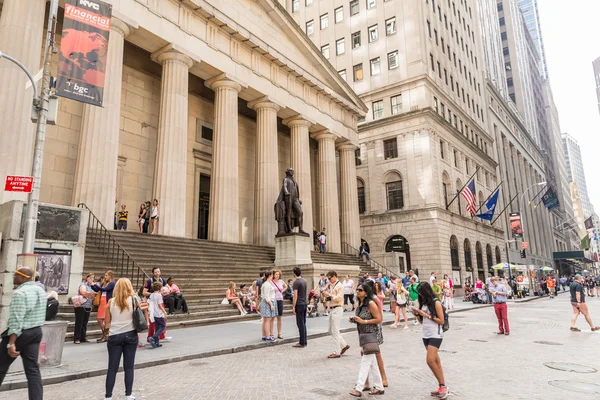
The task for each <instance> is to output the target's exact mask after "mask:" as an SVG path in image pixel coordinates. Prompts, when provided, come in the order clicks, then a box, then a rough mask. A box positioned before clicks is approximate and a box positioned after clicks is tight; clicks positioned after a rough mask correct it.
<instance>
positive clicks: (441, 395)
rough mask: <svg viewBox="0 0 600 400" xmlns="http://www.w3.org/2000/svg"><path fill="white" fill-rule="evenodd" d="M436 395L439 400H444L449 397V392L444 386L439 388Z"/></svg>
mask: <svg viewBox="0 0 600 400" xmlns="http://www.w3.org/2000/svg"><path fill="white" fill-rule="evenodd" d="M438 393H439V394H438V397H439V398H440V399H446V398H448V396H449V395H450V390H448V388H447V387H446V386H442V387H440V390H439V391H438Z"/></svg>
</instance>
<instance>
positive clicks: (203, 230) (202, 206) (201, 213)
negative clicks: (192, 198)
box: [198, 175, 210, 239]
mask: <svg viewBox="0 0 600 400" xmlns="http://www.w3.org/2000/svg"><path fill="white" fill-rule="evenodd" d="M198 197H199V201H198V239H208V205H209V202H210V176H207V175H200V195H199V196H198Z"/></svg>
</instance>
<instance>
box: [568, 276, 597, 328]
mask: <svg viewBox="0 0 600 400" xmlns="http://www.w3.org/2000/svg"><path fill="white" fill-rule="evenodd" d="M582 283H583V279H582V277H581V275H580V274H577V275H575V280H574V281H573V283H571V286H570V288H569V289H570V290H571V306H573V316H572V317H571V330H572V331H575V332H581V329H579V328H577V327H576V326H575V323H576V322H577V317H579V314H583V316H584V317H585V320H586V321H587V323H588V324H589V325H590V328H592V331H597V330H600V327H597V326H595V325H594V323H593V322H592V318H591V317H590V313H589V311H588V307H587V304H585V290H584V289H583V284H582Z"/></svg>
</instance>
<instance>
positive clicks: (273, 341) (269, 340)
mask: <svg viewBox="0 0 600 400" xmlns="http://www.w3.org/2000/svg"><path fill="white" fill-rule="evenodd" d="M264 340H265V342H271V343H275V342H277V340H275V338H272V337H268V338H265V339H264Z"/></svg>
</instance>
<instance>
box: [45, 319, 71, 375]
mask: <svg viewBox="0 0 600 400" xmlns="http://www.w3.org/2000/svg"><path fill="white" fill-rule="evenodd" d="M68 324H69V323H68V321H46V322H45V323H44V325H43V326H42V342H41V343H40V352H39V356H38V362H39V364H40V367H55V366H57V365H60V364H61V362H62V354H63V346H64V344H65V336H67V325H68Z"/></svg>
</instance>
